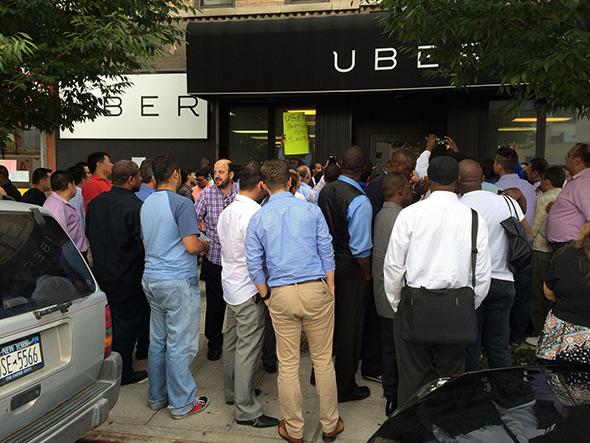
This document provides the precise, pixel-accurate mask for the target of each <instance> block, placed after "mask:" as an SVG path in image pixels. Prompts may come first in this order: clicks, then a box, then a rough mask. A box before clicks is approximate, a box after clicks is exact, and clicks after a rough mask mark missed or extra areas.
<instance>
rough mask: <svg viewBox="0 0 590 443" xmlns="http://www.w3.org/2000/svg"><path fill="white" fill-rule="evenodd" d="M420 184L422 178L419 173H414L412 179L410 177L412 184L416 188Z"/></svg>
mask: <svg viewBox="0 0 590 443" xmlns="http://www.w3.org/2000/svg"><path fill="white" fill-rule="evenodd" d="M418 183H420V177H419V176H418V173H417V172H416V171H412V177H410V184H411V185H412V186H416V185H417V184H418Z"/></svg>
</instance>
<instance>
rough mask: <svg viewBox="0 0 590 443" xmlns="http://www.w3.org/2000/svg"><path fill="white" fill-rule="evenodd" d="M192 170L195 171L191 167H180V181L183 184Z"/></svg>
mask: <svg viewBox="0 0 590 443" xmlns="http://www.w3.org/2000/svg"><path fill="white" fill-rule="evenodd" d="M193 172H195V171H193V170H192V169H185V168H181V169H180V182H181V183H183V184H184V182H185V181H186V179H187V178H188V176H189V175H191V174H192V173H193Z"/></svg>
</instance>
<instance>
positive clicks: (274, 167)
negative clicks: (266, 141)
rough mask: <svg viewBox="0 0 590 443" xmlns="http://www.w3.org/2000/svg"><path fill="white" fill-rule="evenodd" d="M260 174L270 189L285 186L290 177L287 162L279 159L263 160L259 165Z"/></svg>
mask: <svg viewBox="0 0 590 443" xmlns="http://www.w3.org/2000/svg"><path fill="white" fill-rule="evenodd" d="M260 175H261V176H262V180H263V181H264V184H265V185H266V186H268V188H269V189H270V190H275V189H278V188H282V187H285V186H287V182H288V181H289V178H291V176H290V175H289V167H288V166H287V162H285V161H283V160H279V159H273V160H267V161H265V162H264V163H263V164H262V166H261V167H260Z"/></svg>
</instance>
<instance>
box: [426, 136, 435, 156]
mask: <svg viewBox="0 0 590 443" xmlns="http://www.w3.org/2000/svg"><path fill="white" fill-rule="evenodd" d="M434 148H436V134H428V137H426V150H427V151H430V152H432V150H433V149H434Z"/></svg>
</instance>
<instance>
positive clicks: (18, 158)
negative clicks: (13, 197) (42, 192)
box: [2, 129, 44, 188]
mask: <svg viewBox="0 0 590 443" xmlns="http://www.w3.org/2000/svg"><path fill="white" fill-rule="evenodd" d="M43 142H44V134H42V133H41V132H40V131H38V130H36V129H26V130H21V129H17V130H15V131H14V133H13V135H12V137H11V140H10V141H9V142H8V143H7V144H6V146H4V149H3V150H2V154H3V156H2V160H4V161H3V162H2V163H3V164H4V165H5V166H6V167H7V168H8V170H9V173H10V178H11V180H12V181H13V182H15V183H16V184H17V185H18V186H19V187H21V186H22V187H23V188H27V187H29V180H30V179H31V176H32V174H33V171H34V170H35V169H37V168H40V167H42V166H44V161H43V158H42V154H43V150H44V143H43Z"/></svg>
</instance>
